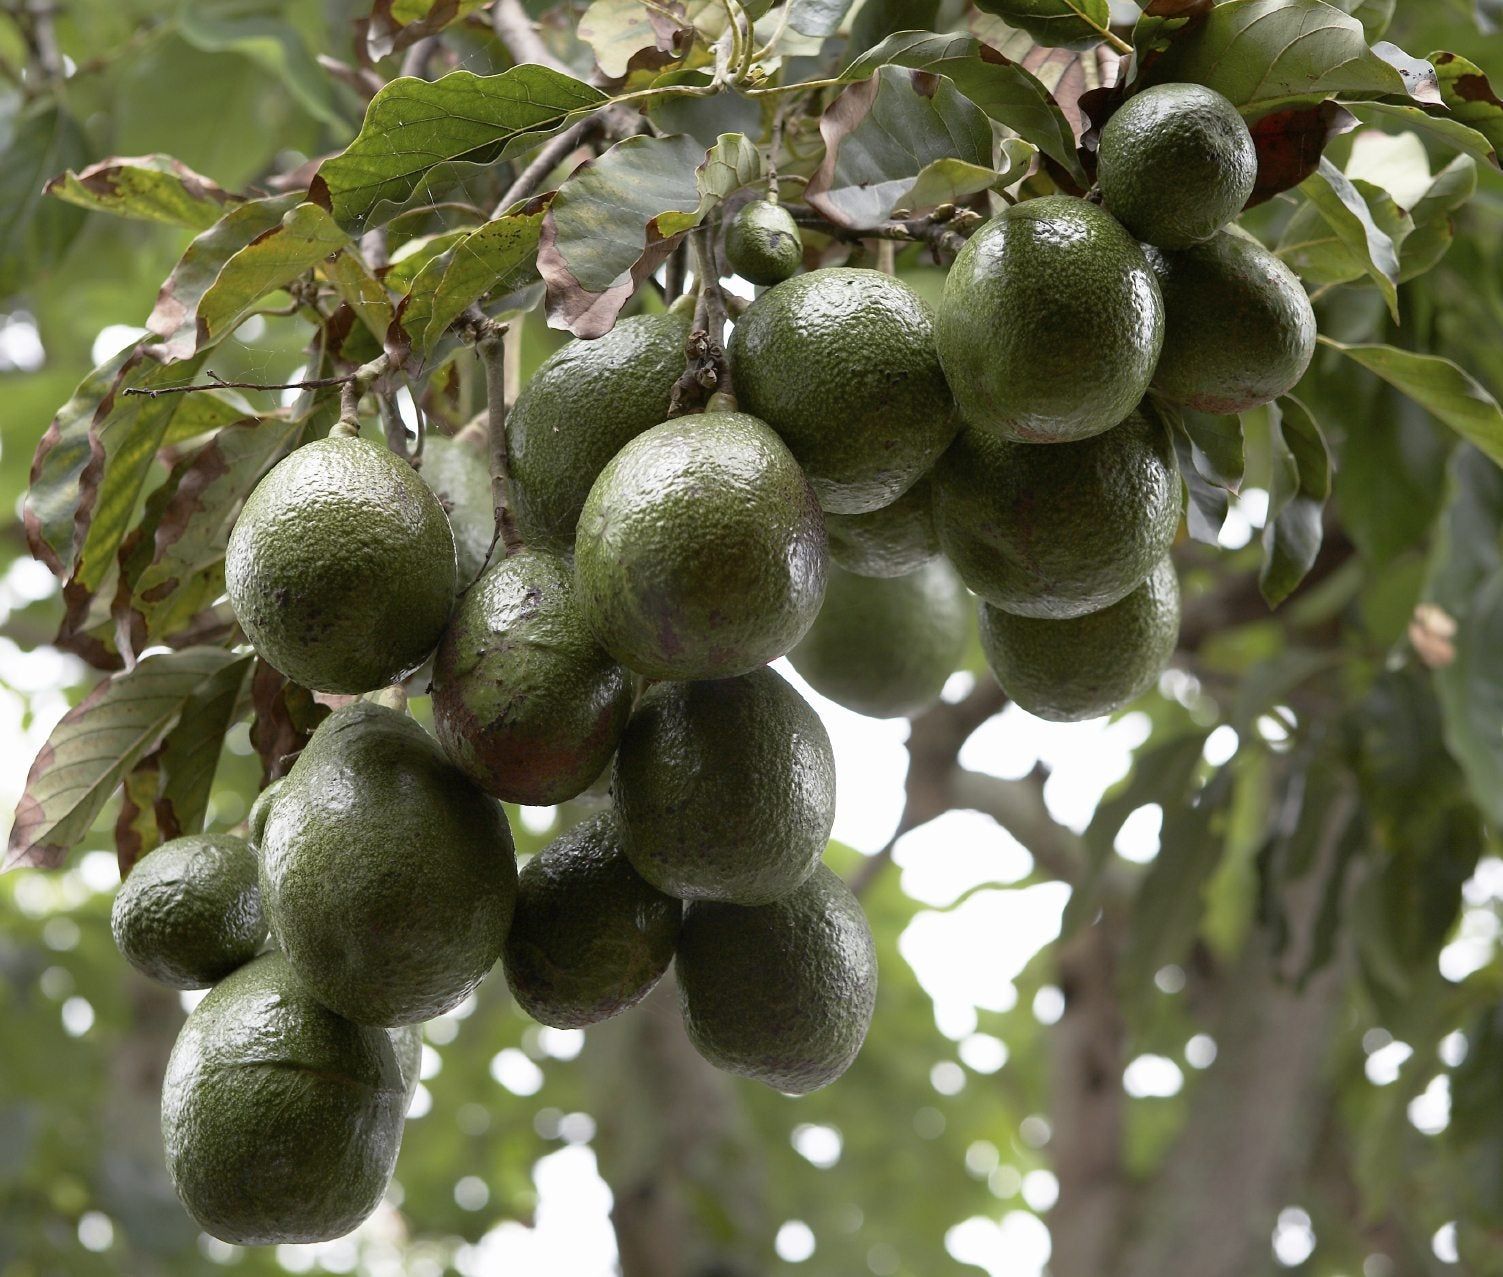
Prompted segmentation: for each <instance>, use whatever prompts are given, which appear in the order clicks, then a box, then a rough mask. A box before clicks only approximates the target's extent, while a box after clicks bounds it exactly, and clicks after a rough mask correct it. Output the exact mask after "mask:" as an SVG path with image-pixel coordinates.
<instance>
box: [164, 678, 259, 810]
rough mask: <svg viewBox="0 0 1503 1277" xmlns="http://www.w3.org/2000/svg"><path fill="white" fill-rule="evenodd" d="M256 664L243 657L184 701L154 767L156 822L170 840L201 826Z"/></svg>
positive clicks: (204, 683)
mask: <svg viewBox="0 0 1503 1277" xmlns="http://www.w3.org/2000/svg"><path fill="white" fill-rule="evenodd" d="M254 660H255V657H254V656H253V655H252V654H251V653H249V652H247V653H246V654H245V655H244V656H241V657H239V658H237V659H236V660H234V661H232V662H230V663H229V664H228V665H226V666H224V667H223V668H222V669H219V670H216V671H215V672H214V673H213V674H210V675H209V676H208V677H207V678H206V679H204V681H203V683H202V684H201V685H200V686H198V687H196V688H194V690H193V691H192V693H191V694H190V695H189V696H188V698H187V700H186V701H185V702H184V704H183V708H182V711H181V712H180V713H179V715H178V720H177V724H176V725H175V726H174V727H173V728H172V730H171V731H170V732H168V733H167V736H166V738H165V739H164V740H163V741H162V747H161V749H160V751H159V752H158V762H157V765H158V768H159V771H160V774H161V778H162V781H161V792H160V794H159V796H158V798H157V821H158V823H159V824H160V826H161V828H162V832H163V834H164V835H165V836H166V837H168V838H177V837H180V836H182V835H183V834H196V833H198V832H199V831H200V830H202V829H203V827H204V814H205V813H206V812H207V810H208V806H209V791H210V790H211V788H212V787H213V784H214V772H215V770H216V768H217V767H218V764H219V754H220V751H221V750H222V748H223V746H224V735H225V733H226V732H227V731H228V730H229V727H230V723H231V722H233V721H234V718H235V711H236V709H237V707H238V706H239V704H240V693H241V689H242V688H243V687H244V686H245V678H246V675H247V674H248V673H249V672H250V668H251V663H252V662H253V661H254Z"/></svg>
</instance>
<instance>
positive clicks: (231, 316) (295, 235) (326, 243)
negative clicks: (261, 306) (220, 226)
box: [195, 204, 349, 349]
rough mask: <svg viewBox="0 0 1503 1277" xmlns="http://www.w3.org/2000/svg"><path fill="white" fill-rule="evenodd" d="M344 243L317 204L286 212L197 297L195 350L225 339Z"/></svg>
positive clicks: (230, 262)
mask: <svg viewBox="0 0 1503 1277" xmlns="http://www.w3.org/2000/svg"><path fill="white" fill-rule="evenodd" d="M348 243H349V236H348V235H346V234H345V233H344V231H342V230H341V229H340V228H339V227H338V226H337V225H335V222H334V219H333V218H332V217H330V216H329V214H328V212H327V211H326V210H324V209H322V208H320V207H319V206H318V205H317V204H299V205H298V206H297V207H296V208H293V209H289V210H288V211H287V212H286V213H285V214H284V215H283V217H282V220H281V222H280V223H279V224H278V225H277V226H274V227H272V228H271V229H270V230H267V231H263V232H262V233H261V234H260V235H257V236H256V238H255V239H253V240H252V241H251V242H250V243H249V244H247V245H246V246H245V247H244V248H242V249H240V250H239V251H238V252H237V253H235V254H234V255H233V256H232V257H230V259H229V260H228V261H226V262H225V264H224V266H223V267H222V268H221V269H220V271H219V274H218V275H216V276H215V278H214V282H213V283H212V284H211V285H210V286H209V287H208V289H207V290H206V291H205V292H204V295H203V296H202V297H201V298H199V302H198V309H197V312H196V324H195V329H196V333H195V336H196V344H197V348H199V349H204V348H207V347H209V346H212V345H214V344H215V343H217V342H220V341H222V340H224V338H225V337H227V336H228V335H229V334H230V333H232V332H234V331H235V329H236V328H237V327H239V325H240V322H241V320H243V319H244V318H245V317H246V315H247V314H249V313H250V310H251V308H252V307H253V306H255V304H256V303H257V302H258V301H260V300H261V299H262V298H263V297H265V296H266V295H267V294H268V293H272V292H275V291H276V290H277V289H279V288H281V287H282V286H283V285H284V284H289V283H291V282H292V281H293V280H294V279H296V278H297V277H298V276H299V275H301V274H302V273H303V272H304V271H306V270H308V269H309V268H311V267H313V266H316V265H317V264H318V263H319V262H321V261H323V260H324V259H325V258H326V257H329V256H330V255H331V254H333V253H337V252H338V251H339V250H340V249H341V248H343V247H344V246H345V245H346V244H348Z"/></svg>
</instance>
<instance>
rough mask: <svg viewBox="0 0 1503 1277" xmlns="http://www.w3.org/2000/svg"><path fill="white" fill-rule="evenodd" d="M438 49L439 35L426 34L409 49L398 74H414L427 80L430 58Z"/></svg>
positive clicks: (413, 75) (420, 78) (417, 77)
mask: <svg viewBox="0 0 1503 1277" xmlns="http://www.w3.org/2000/svg"><path fill="white" fill-rule="evenodd" d="M437 51H438V37H437V36H436V35H430V36H424V37H423V38H422V39H421V40H419V41H418V42H417V43H416V44H414V45H413V46H412V48H410V49H408V50H407V56H406V57H404V58H403V59H402V69H401V70H400V71H398V72H397V74H398V76H412V77H415V78H416V79H419V80H426V79H427V78H428V60H429V59H430V58H432V56H433V55H434V54H435V53H436V52H437Z"/></svg>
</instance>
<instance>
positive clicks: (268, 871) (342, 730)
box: [261, 701, 517, 1027]
mask: <svg viewBox="0 0 1503 1277" xmlns="http://www.w3.org/2000/svg"><path fill="white" fill-rule="evenodd" d="M516 892H517V862H516V855H515V852H514V850H513V848H512V841H511V830H510V829H509V828H508V827H507V824H506V817H505V815H504V814H503V813H502V811H501V806H500V804H499V803H497V802H496V801H495V800H494V799H493V798H491V797H490V796H489V795H487V794H485V793H482V792H481V791H480V790H479V789H477V788H476V787H475V786H474V785H473V784H472V783H471V782H470V780H469V779H468V778H467V777H466V776H465V775H464V773H463V772H461V771H460V770H459V769H458V768H457V767H455V766H454V765H453V764H452V763H451V762H449V760H448V759H447V758H446V757H445V756H444V753H443V751H442V750H441V749H440V748H439V747H438V742H437V741H435V740H434V739H433V738H432V737H431V736H429V735H428V733H427V732H425V731H424V730H423V729H422V728H421V727H420V726H419V725H418V724H417V723H416V722H414V721H413V720H412V719H411V718H409V717H408V716H407V715H406V714H403V713H401V712H399V711H397V710H394V709H388V708H386V707H385V706H383V705H377V704H374V703H372V702H369V701H356V702H354V703H353V704H350V705H345V706H343V707H342V708H340V709H337V710H335V711H334V712H333V713H332V714H330V715H329V717H328V718H326V719H324V721H323V722H322V723H320V724H319V727H318V730H317V731H316V732H315V733H314V734H313V739H312V740H310V741H309V742H308V746H307V748H306V749H304V750H303V752H302V753H301V754H300V755H299V756H298V760H297V762H296V763H294V764H293V767H292V770H291V771H290V772H288V773H287V781H286V784H284V785H283V786H282V789H281V791H280V792H279V793H278V794H277V801H276V803H275V805H274V806H273V807H272V809H271V815H270V816H269V817H268V818H267V821H266V828H265V832H264V834H263V836H262V840H261V901H262V906H263V907H264V908H265V910H266V918H267V922H268V923H269V924H270V927H271V931H272V934H273V935H274V936H275V937H276V939H277V943H278V944H279V945H280V946H281V948H282V951H283V952H284V953H285V954H286V955H287V959H288V961H289V962H290V963H291V964H292V967H293V969H294V970H295V971H296V972H297V975H298V978H299V980H301V981H302V982H303V984H304V985H306V986H307V988H308V991H309V992H310V993H311V994H312V995H313V996H314V997H315V998H317V999H318V1000H319V1001H320V1002H322V1003H323V1004H324V1005H325V1006H327V1007H329V1008H330V1009H331V1010H333V1011H336V1012H338V1013H339V1014H340V1015H342V1016H344V1017H346V1018H347V1019H350V1020H354V1021H355V1022H356V1023H358V1024H372V1025H380V1026H383V1027H391V1026H393V1025H399V1024H414V1023H417V1022H418V1021H420V1020H429V1019H432V1018H433V1017H434V1016H436V1015H442V1014H443V1013H444V1012H445V1011H448V1010H451V1009H452V1008H453V1007H455V1006H457V1005H458V1004H459V1003H460V1002H462V1001H463V1000H464V998H465V997H466V996H467V995H468V994H469V993H470V991H471V990H473V989H474V988H475V986H476V985H477V984H479V983H480V981H481V979H482V978H483V977H484V976H485V974H486V972H488V971H489V970H490V969H491V967H492V966H493V965H494V964H495V962H496V959H497V958H499V957H500V956H501V947H502V945H503V943H504V942H505V940H506V929H507V927H508V926H509V925H510V923H511V913H512V907H513V905H514V903H515V901H516Z"/></svg>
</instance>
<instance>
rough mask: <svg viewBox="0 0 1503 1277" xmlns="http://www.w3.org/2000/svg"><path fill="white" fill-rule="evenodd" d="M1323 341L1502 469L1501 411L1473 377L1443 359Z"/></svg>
mask: <svg viewBox="0 0 1503 1277" xmlns="http://www.w3.org/2000/svg"><path fill="white" fill-rule="evenodd" d="M1320 340H1321V341H1322V342H1323V343H1324V344H1325V345H1327V346H1329V347H1331V349H1333V350H1339V351H1340V352H1341V353H1342V354H1343V355H1345V356H1346V357H1347V358H1348V359H1351V360H1354V361H1355V362H1356V363H1359V364H1361V365H1362V367H1364V368H1366V369H1367V370H1368V371H1369V372H1372V373H1376V374H1377V375H1378V376H1379V377H1381V378H1383V380H1384V381H1386V382H1387V383H1388V384H1389V385H1390V386H1392V387H1394V389H1396V390H1398V391H1400V392H1401V393H1403V394H1405V395H1408V396H1409V398H1411V399H1413V400H1414V402H1415V403H1417V404H1419V405H1420V407H1422V408H1424V409H1425V410H1426V411H1427V412H1429V413H1430V414H1431V415H1432V416H1434V417H1436V418H1437V419H1439V420H1440V421H1442V422H1444V423H1445V424H1446V425H1448V426H1450V427H1451V429H1452V430H1454V431H1455V432H1456V433H1457V434H1459V435H1460V436H1461V437H1462V438H1463V439H1466V440H1467V441H1468V442H1470V443H1473V444H1475V445H1476V446H1477V447H1478V448H1480V449H1481V450H1482V451H1483V452H1485V453H1486V454H1487V455H1488V456H1489V457H1491V458H1492V459H1493V461H1494V462H1496V463H1497V464H1498V465H1500V466H1503V408H1499V406H1498V401H1497V400H1496V399H1494V398H1493V397H1492V395H1491V394H1490V393H1489V392H1488V390H1487V389H1486V388H1485V387H1484V386H1482V385H1481V383H1479V382H1478V381H1477V380H1476V378H1474V377H1473V376H1472V375H1471V374H1470V373H1468V372H1466V371H1464V370H1463V369H1461V368H1458V367H1457V366H1456V365H1455V364H1453V363H1452V362H1451V361H1450V360H1449V359H1442V358H1441V357H1440V356H1439V355H1420V354H1416V353H1415V352H1414V351H1412V350H1399V349H1398V348H1397V347H1394V346H1383V345H1348V344H1347V343H1345V342H1339V341H1335V340H1333V339H1332V338H1329V337H1322V338H1321V339H1320Z"/></svg>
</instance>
